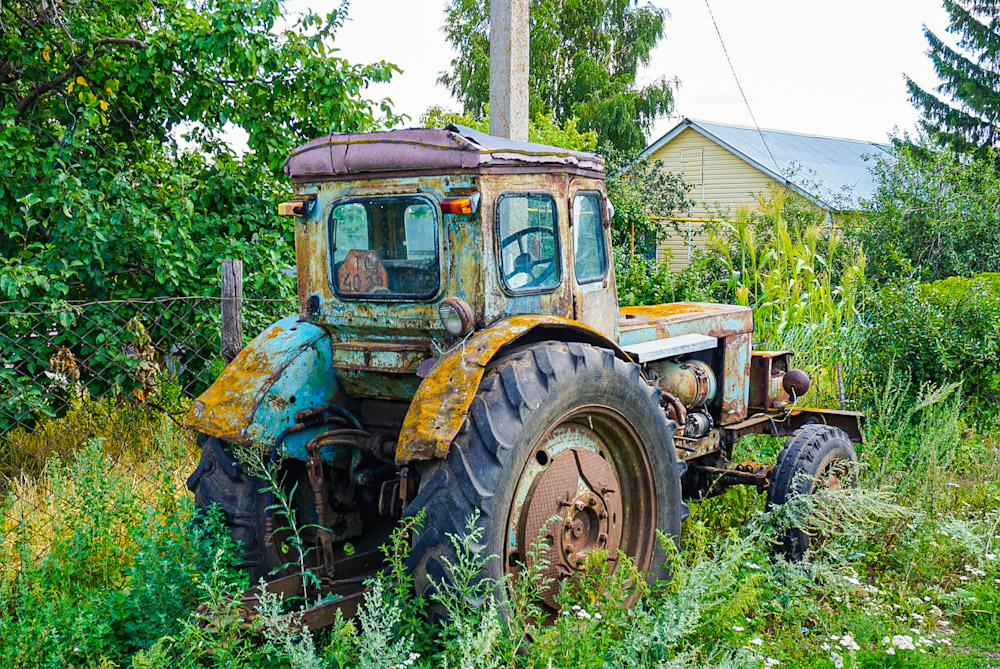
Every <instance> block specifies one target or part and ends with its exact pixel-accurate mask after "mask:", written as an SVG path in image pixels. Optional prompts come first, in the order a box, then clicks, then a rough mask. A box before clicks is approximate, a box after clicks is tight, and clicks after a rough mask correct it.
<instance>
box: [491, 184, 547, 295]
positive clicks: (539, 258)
mask: <svg viewBox="0 0 1000 669" xmlns="http://www.w3.org/2000/svg"><path fill="white" fill-rule="evenodd" d="M557 224H558V212H557V210H556V202H555V200H554V199H553V198H552V196H551V195H547V194H534V193H511V194H506V195H501V196H500V200H499V202H498V203H497V233H498V240H497V241H498V249H499V252H500V258H499V260H500V276H501V278H502V279H503V284H504V286H505V287H506V288H507V289H508V290H509V291H511V292H512V293H532V292H533V293H538V292H545V291H549V290H552V289H554V288H555V287H556V286H558V285H559V278H560V268H559V240H558V233H557V229H558V228H557Z"/></svg>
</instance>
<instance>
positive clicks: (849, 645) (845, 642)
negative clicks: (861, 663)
mask: <svg viewBox="0 0 1000 669" xmlns="http://www.w3.org/2000/svg"><path fill="white" fill-rule="evenodd" d="M840 645H841V646H843V647H844V648H846V649H847V650H861V646H859V645H858V643H857V642H856V641H855V640H854V637H852V636H851V635H850V634H845V635H844V636H843V638H841V640H840Z"/></svg>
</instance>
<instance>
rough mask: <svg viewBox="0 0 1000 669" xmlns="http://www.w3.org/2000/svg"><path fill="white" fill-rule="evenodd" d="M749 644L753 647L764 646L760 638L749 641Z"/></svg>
mask: <svg viewBox="0 0 1000 669" xmlns="http://www.w3.org/2000/svg"><path fill="white" fill-rule="evenodd" d="M750 643H752V644H753V645H755V646H763V645H764V640H763V639H760V638H756V639H750Z"/></svg>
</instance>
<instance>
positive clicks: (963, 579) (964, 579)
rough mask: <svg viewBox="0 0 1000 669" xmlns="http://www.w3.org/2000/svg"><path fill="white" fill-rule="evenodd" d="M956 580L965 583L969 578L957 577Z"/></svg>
mask: <svg viewBox="0 0 1000 669" xmlns="http://www.w3.org/2000/svg"><path fill="white" fill-rule="evenodd" d="M958 580H959V581H962V582H963V583H964V582H966V581H968V580H969V577H968V576H959V577H958Z"/></svg>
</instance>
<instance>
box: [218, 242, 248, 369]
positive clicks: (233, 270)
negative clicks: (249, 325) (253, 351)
mask: <svg viewBox="0 0 1000 669" xmlns="http://www.w3.org/2000/svg"><path fill="white" fill-rule="evenodd" d="M221 272H222V333H221V334H222V341H221V353H222V359H223V360H225V361H226V364H227V365H228V364H229V363H230V362H232V361H233V358H235V357H236V355H237V354H238V353H239V352H240V351H241V350H243V261H242V260H223V261H222V267H221Z"/></svg>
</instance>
